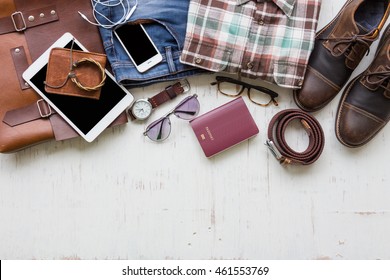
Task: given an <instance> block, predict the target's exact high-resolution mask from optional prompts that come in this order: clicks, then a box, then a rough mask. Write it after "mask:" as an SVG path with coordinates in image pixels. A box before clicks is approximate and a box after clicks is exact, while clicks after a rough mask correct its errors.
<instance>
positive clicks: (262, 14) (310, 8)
mask: <svg viewBox="0 0 390 280" xmlns="http://www.w3.org/2000/svg"><path fill="white" fill-rule="evenodd" d="M320 6H321V0H272V1H271V0H191V1H190V7H189V13H188V21H187V30H186V39H185V43H184V49H183V52H182V55H181V62H182V63H185V64H189V65H193V66H197V67H200V68H204V69H207V70H210V71H214V72H227V73H241V75H242V76H246V77H250V78H260V79H263V80H266V81H269V82H272V83H276V84H277V85H279V86H282V87H288V88H300V87H301V86H302V83H303V78H304V75H305V71H306V67H307V63H308V60H309V56H310V53H311V51H312V49H313V47H314V38H315V33H316V28H317V23H318V15H319V11H320Z"/></svg>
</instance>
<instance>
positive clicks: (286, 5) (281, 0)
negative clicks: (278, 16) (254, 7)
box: [236, 0, 297, 16]
mask: <svg viewBox="0 0 390 280" xmlns="http://www.w3.org/2000/svg"><path fill="white" fill-rule="evenodd" d="M236 1H237V5H242V4H245V3H247V2H249V1H252V0H236ZM296 1H297V0H272V2H274V3H275V4H276V5H277V6H278V7H279V8H280V9H281V10H282V11H283V12H284V13H285V14H286V15H287V16H291V14H292V11H293V10H294V7H295V2H296Z"/></svg>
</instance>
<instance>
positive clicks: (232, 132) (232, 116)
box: [190, 97, 259, 157]
mask: <svg viewBox="0 0 390 280" xmlns="http://www.w3.org/2000/svg"><path fill="white" fill-rule="evenodd" d="M190 124H191V127H192V129H193V130H194V132H195V135H196V137H197V139H198V141H199V143H200V146H201V147H202V149H203V152H204V153H205V155H206V157H211V156H213V155H215V154H217V153H219V152H222V151H224V150H226V149H228V148H230V147H232V146H234V145H236V144H238V143H240V142H242V141H244V140H246V139H248V138H250V137H252V136H255V135H256V134H258V133H259V129H258V128H257V125H256V123H255V121H254V120H253V118H252V115H251V114H250V112H249V110H248V107H247V106H246V104H245V102H244V100H243V99H242V97H238V98H236V99H234V100H232V101H230V102H228V103H225V104H223V105H222V106H220V107H217V108H215V109H213V110H211V111H209V112H207V113H205V114H203V115H201V116H199V117H196V118H194V119H192V120H191V121H190Z"/></svg>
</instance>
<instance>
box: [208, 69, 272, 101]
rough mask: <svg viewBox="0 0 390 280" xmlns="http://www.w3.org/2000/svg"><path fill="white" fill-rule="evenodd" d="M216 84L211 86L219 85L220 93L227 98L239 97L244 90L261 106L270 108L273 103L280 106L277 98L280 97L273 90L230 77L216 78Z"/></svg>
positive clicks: (213, 83)
mask: <svg viewBox="0 0 390 280" xmlns="http://www.w3.org/2000/svg"><path fill="white" fill-rule="evenodd" d="M215 79H216V80H217V81H216V82H212V83H211V85H218V91H219V92H220V93H222V94H224V95H227V96H239V95H240V94H242V93H243V92H244V89H247V90H248V92H247V93H248V97H249V100H250V101H252V102H253V103H255V104H257V105H260V106H264V107H265V106H268V105H269V104H271V103H273V104H274V105H275V106H278V105H279V104H278V102H277V101H276V98H277V97H278V96H279V94H277V93H276V92H274V91H273V90H270V89H268V88H265V87H262V86H255V85H250V84H247V83H244V82H242V81H239V80H236V79H232V78H229V77H222V76H216V77H215Z"/></svg>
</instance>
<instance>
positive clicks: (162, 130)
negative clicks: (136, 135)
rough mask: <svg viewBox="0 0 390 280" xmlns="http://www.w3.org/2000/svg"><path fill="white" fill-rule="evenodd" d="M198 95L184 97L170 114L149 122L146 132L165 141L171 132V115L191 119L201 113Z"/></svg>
mask: <svg viewBox="0 0 390 280" xmlns="http://www.w3.org/2000/svg"><path fill="white" fill-rule="evenodd" d="M197 97H198V95H196V94H194V95H191V96H188V97H186V98H184V99H183V100H182V101H181V102H180V103H179V104H178V105H177V106H176V107H175V108H173V109H172V110H171V111H170V112H169V113H168V114H166V115H165V116H163V117H161V118H159V119H158V120H156V121H154V122H152V123H151V124H149V125H148V126H147V128H146V130H145V132H144V136H148V137H149V139H150V140H152V141H156V142H159V141H164V140H165V139H167V138H168V136H169V134H170V133H171V120H170V119H169V116H170V115H172V114H174V115H175V116H176V117H178V118H180V119H183V120H190V119H192V118H194V117H195V116H196V115H198V113H199V109H200V104H199V101H198V99H197Z"/></svg>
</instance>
